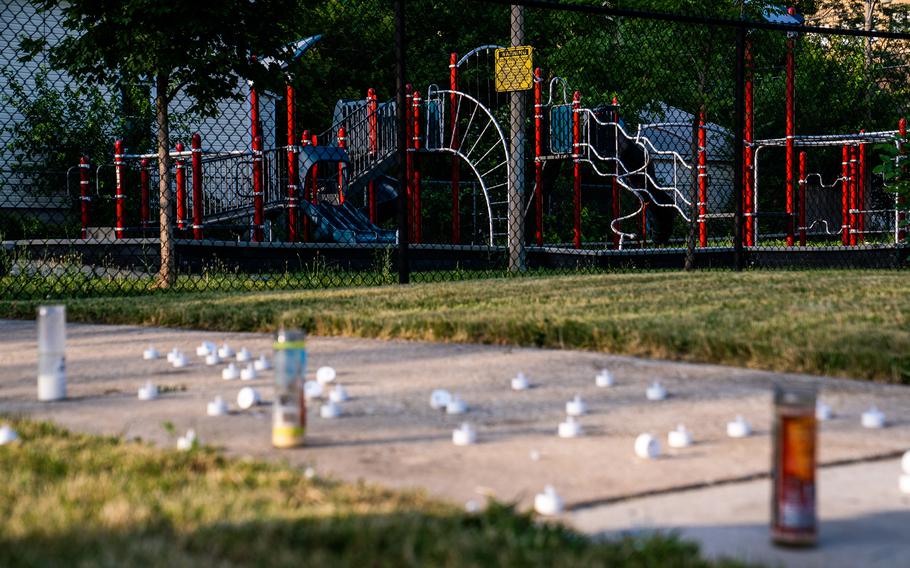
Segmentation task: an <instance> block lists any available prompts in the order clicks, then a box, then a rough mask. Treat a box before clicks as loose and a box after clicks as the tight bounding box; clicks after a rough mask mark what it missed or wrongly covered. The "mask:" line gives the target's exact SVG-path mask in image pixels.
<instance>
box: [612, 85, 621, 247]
mask: <svg viewBox="0 0 910 568" xmlns="http://www.w3.org/2000/svg"><path fill="white" fill-rule="evenodd" d="M613 106H614V107H616V110H614V111H613V122H614V123H615V124H616V125H617V126H614V127H613V128H614V129H615V130H616V136H617V139H618V137H619V126H618V125H619V101H618V100H617V99H616V97H613ZM615 158H616V160H614V161H613V178H612V179H611V185H612V188H611V189H612V201H611V207H612V208H613V211H612V213H613V219H612V220H616V219H619V217H620V216H621V215H622V194H621V193H620V192H619V162H618V161H617V160H619V156H615ZM618 226H619V222H617V227H618ZM611 233H612V234H613V248H614V249H618V248H619V234H618V233H616V232H615V231H611Z"/></svg>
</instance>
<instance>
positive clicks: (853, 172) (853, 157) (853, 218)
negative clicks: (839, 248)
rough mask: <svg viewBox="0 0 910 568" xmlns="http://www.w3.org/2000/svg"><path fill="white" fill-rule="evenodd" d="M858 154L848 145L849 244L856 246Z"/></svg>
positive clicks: (853, 147) (856, 148)
mask: <svg viewBox="0 0 910 568" xmlns="http://www.w3.org/2000/svg"><path fill="white" fill-rule="evenodd" d="M858 154H859V148H858V147H856V146H851V147H850V215H849V217H848V218H849V219H850V246H856V229H857V225H858V223H857V211H856V210H857V202H856V194H857V192H858V191H859V188H858V187H857V183H858V177H859V176H858V175H857V174H858V173H859V172H858V170H859V165H858V161H859V160H858Z"/></svg>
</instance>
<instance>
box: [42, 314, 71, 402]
mask: <svg viewBox="0 0 910 568" xmlns="http://www.w3.org/2000/svg"><path fill="white" fill-rule="evenodd" d="M65 351H66V306H41V307H39V308H38V400H41V401H53V400H62V399H64V398H66V355H65Z"/></svg>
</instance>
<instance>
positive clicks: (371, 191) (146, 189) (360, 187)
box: [72, 11, 905, 255]
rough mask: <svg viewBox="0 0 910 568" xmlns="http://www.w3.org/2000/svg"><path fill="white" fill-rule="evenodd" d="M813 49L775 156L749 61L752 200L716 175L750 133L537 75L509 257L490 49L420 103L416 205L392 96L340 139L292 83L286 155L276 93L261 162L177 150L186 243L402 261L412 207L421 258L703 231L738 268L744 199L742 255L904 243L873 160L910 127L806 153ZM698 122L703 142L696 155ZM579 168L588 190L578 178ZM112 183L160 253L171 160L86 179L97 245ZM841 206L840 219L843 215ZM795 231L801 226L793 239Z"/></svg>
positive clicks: (649, 241) (362, 110) (820, 143)
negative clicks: (775, 203) (558, 228)
mask: <svg viewBox="0 0 910 568" xmlns="http://www.w3.org/2000/svg"><path fill="white" fill-rule="evenodd" d="M789 16H791V19H790V20H787V23H792V24H793V25H794V26H797V25H799V24H801V23H802V20H801V19H798V18H796V17H795V16H794V14H793V13H792V11H791V12H790V13H789ZM310 39H311V38H310ZM796 41H797V37H796V35H795V32H794V33H793V34H791V35H790V37H789V38H788V39H787V56H786V100H785V104H784V107H785V108H784V112H785V116H786V131H785V136H784V137H783V138H775V139H762V140H756V139H755V136H754V113H753V100H754V99H753V86H752V83H753V70H752V67H751V62H752V57H751V50H750V49H749V48H748V45H747V53H746V57H747V74H746V83H745V89H744V90H745V107H746V108H745V114H746V121H745V130H744V132H743V133H742V139H743V144H744V148H743V150H744V151H743V161H744V172H743V174H744V175H743V187H742V188H736V187H733V184H732V180H729V179H726V177H725V176H723V175H720V176H715V175H714V172H715V171H716V170H715V169H714V168H716V167H723V163H724V162H725V161H731V160H730V156H731V154H732V151H731V150H730V148H731V147H732V146H733V145H734V144H735V143H736V142H735V141H736V140H737V137H736V136H735V134H736V133H731V132H730V131H729V130H728V129H726V128H724V127H722V126H720V125H717V124H712V123H710V122H709V121H708V117H706V116H705V115H704V113H699V115H698V116H697V117H695V116H693V115H692V114H690V113H686V112H685V111H682V115H681V116H682V118H679V116H677V117H676V118H674V117H672V116H671V114H672V113H671V112H670V111H671V110H673V111H678V110H679V109H670V108H668V107H666V105H663V107H662V110H661V111H660V112H658V113H657V114H652V115H649V116H645V115H641V116H627V117H623V116H622V114H621V107H620V106H619V101H618V100H617V99H616V98H615V97H614V98H613V100H612V102H611V104H599V105H594V106H590V107H586V106H583V105H582V101H583V97H582V94H581V93H580V92H578V91H573V90H572V89H571V88H570V86H569V84H568V82H567V81H566V80H564V79H562V78H560V77H549V78H547V77H545V75H544V73H543V71H542V70H541V69H540V68H537V69H535V70H534V81H533V108H534V112H533V115H532V116H533V121H532V124H530V125H529V128H532V129H533V137H532V138H531V140H532V142H533V143H532V147H533V152H532V155H533V184H532V185H530V187H531V188H532V189H531V191H529V192H528V194H527V195H525V196H523V199H524V201H523V203H522V207H521V212H522V214H523V215H525V217H526V219H527V220H528V227H529V230H528V231H527V232H526V238H525V242H522V243H517V244H516V243H510V242H508V223H509V195H510V188H511V185H512V184H513V183H514V180H513V175H514V174H513V172H512V171H511V170H510V163H509V157H510V148H509V141H508V138H507V135H506V128H505V126H504V125H503V120H504V115H505V114H506V110H507V109H506V97H505V96H503V95H501V94H499V93H496V92H495V90H494V89H493V88H492V67H491V62H492V54H493V52H494V51H495V49H497V48H498V47H499V46H496V45H484V46H480V47H478V48H476V49H473V50H471V51H469V52H468V53H467V54H465V55H464V56H462V57H460V58H459V57H458V55H457V54H454V53H453V54H451V55H450V57H449V81H448V82H449V85H448V88H445V89H444V88H440V87H439V86H438V85H429V86H427V87H426V90H425V91H424V92H423V93H422V92H421V91H420V90H419V89H414V88H413V87H411V86H410V85H409V86H408V88H407V95H406V101H407V102H406V109H405V113H404V114H405V118H406V125H407V139H406V147H407V154H406V157H405V160H406V172H407V179H406V180H405V181H404V184H402V187H404V188H405V193H404V195H403V196H399V195H398V187H399V181H398V180H396V179H394V178H393V177H390V176H389V175H388V171H389V170H390V168H391V167H392V166H393V165H394V164H395V163H396V157H397V143H398V140H397V136H396V132H397V131H396V128H395V120H396V108H395V107H396V105H395V102H394V101H384V102H380V101H379V100H378V98H377V94H376V91H375V90H374V89H369V90H368V91H367V93H366V96H365V98H364V99H362V100H356V101H348V100H341V101H338V103H337V104H336V107H335V111H334V115H333V123H332V126H331V127H329V128H328V129H326V130H324V131H322V132H319V133H316V134H311V132H310V131H309V130H303V131H301V130H300V129H299V127H298V125H297V121H296V117H295V106H296V96H297V94H296V92H295V89H294V87H293V86H292V81H290V80H289V81H288V85H287V87H286V92H285V97H284V98H285V101H286V106H287V136H286V145H284V146H277V145H275V146H274V147H269V148H266V147H265V143H264V140H265V136H264V133H263V132H262V127H261V124H260V120H259V98H258V93H257V90H256V88H255V86H251V88H250V96H249V104H250V141H249V142H250V144H249V149H239V150H236V151H228V152H209V151H206V150H205V148H204V145H203V144H204V140H202V138H201V136H200V135H199V134H196V135H194V136H193V137H192V139H191V143H190V149H189V150H187V149H185V148H184V147H183V146H182V144H177V145H176V147H175V150H174V151H173V152H172V153H171V155H170V157H171V159H172V161H173V179H174V182H173V183H174V187H175V209H176V220H175V229H176V236H177V238H178V239H185V240H194V241H203V240H213V241H235V242H236V241H241V242H250V243H266V242H269V243H277V242H282V243H285V244H291V245H293V244H301V245H303V244H306V245H314V244H324V245H347V246H355V245H384V246H390V245H393V244H395V243H396V242H398V239H399V236H400V235H399V234H398V227H397V225H396V224H395V223H394V221H393V219H394V218H395V211H396V208H397V206H398V205H397V202H398V200H400V199H404V201H405V205H404V206H405V207H406V208H407V211H408V217H409V219H410V225H409V227H408V231H409V235H408V239H409V242H410V243H411V244H413V245H440V244H444V245H450V246H466V247H472V248H474V249H484V250H489V251H503V250H506V249H507V248H508V247H513V246H522V247H527V248H528V250H537V251H538V252H540V253H541V254H544V253H550V252H552V253H563V252H565V251H569V250H575V251H579V252H585V251H588V252H591V253H596V254H598V255H603V254H609V253H610V252H626V251H629V250H630V249H641V250H642V252H646V251H647V250H654V251H660V252H666V251H672V250H681V249H682V247H683V246H684V243H685V239H686V234H687V231H688V227H689V225H690V224H692V223H694V225H695V235H696V238H695V246H696V248H698V249H706V250H707V249H711V250H722V251H726V250H731V249H732V245H733V243H732V241H733V238H734V236H733V235H734V231H733V220H734V216H735V210H736V207H735V205H736V203H735V200H736V199H742V202H743V212H744V217H743V233H742V234H743V243H742V244H743V246H744V247H746V248H747V249H751V248H757V247H760V246H763V245H764V246H767V245H768V244H769V243H771V244H772V245H773V246H782V247H786V248H793V247H802V248H807V249H811V248H813V246H814V248H819V247H820V246H821V247H830V246H834V245H836V244H839V245H841V246H847V247H858V246H863V245H865V246H883V245H894V244H898V243H901V242H902V241H903V239H904V232H903V231H901V230H900V229H899V226H900V223H899V222H898V221H899V219H900V218H902V215H903V213H902V211H900V207H899V204H898V203H897V201H896V200H895V198H894V197H893V196H892V195H891V194H888V193H887V192H886V189H884V188H883V187H882V184H881V183H873V176H872V174H871V169H872V168H871V167H870V165H869V164H868V161H869V157H868V146H869V145H870V144H879V143H891V142H894V140H895V138H896V135H897V134H898V131H900V133H903V132H904V130H905V123H904V122H903V120H902V121H901V126H900V128H899V129H898V130H894V131H877V132H868V133H864V132H859V133H850V134H844V135H797V134H796V113H795V102H794V101H795V77H796V70H795V60H794V55H793V50H794V45H795V42H796ZM312 43H315V42H311V43H309V44H308V47H309V46H310V45H312ZM298 55H300V53H298ZM471 87H473V89H472V88H471ZM693 121H695V124H694V131H695V132H696V136H697V139H696V140H694V141H693V140H690V139H689V137H687V136H688V134H689V133H691V132H692V131H693V128H692V127H693ZM674 138H675V139H676V140H675V141H674V142H671V143H668V142H667V140H668V139H674ZM690 142H693V143H692V144H690ZM682 148H686V149H689V148H692V149H694V151H685V150H683V149H682ZM773 148H783V150H784V153H785V159H784V163H785V166H786V167H785V171H784V176H783V178H784V179H785V183H784V192H783V196H782V197H783V199H782V201H783V203H784V211H775V210H774V208H773V207H770V206H769V207H766V206H764V205H762V206H760V200H759V191H760V190H761V192H762V195H763V196H764V195H765V194H766V193H768V192H776V191H778V189H777V188H774V189H769V188H764V187H761V184H760V182H761V181H762V180H763V179H764V177H763V176H766V175H767V173H766V168H762V169H760V168H759V158H760V156H762V155H764V154H765V153H767V152H768V151H770V149H773ZM831 148H834V149H838V150H840V151H841V152H842V170H841V171H840V172H839V175H837V176H835V175H830V174H826V173H824V172H810V171H809V167H810V165H811V163H812V159H813V156H814V155H815V154H817V153H820V152H825V151H826V149H831ZM797 152H799V153H798V155H797ZM810 152H811V154H810ZM433 154H437V155H440V156H443V155H449V156H450V160H451V164H450V167H449V179H447V180H440V179H438V178H437V179H436V180H434V181H438V182H441V183H444V184H447V185H448V186H449V187H450V190H451V213H450V217H451V219H450V228H449V234H448V235H447V238H446V239H445V240H442V239H440V238H439V236H438V235H437V236H435V237H433V238H431V239H429V240H428V239H427V237H426V233H425V231H424V221H425V217H426V215H427V212H426V211H427V210H426V209H425V207H424V205H423V203H424V200H423V192H424V191H425V182H426V181H427V180H426V179H425V177H424V172H425V171H426V170H425V168H426V164H427V163H428V161H429V160H431V159H432V155H433ZM568 164H571V174H570V176H569V175H568V172H565V171H563V166H564V165H566V166H567V165H568ZM107 168H113V171H114V178H115V180H116V182H115V191H114V195H113V200H114V204H115V207H114V212H115V219H114V226H113V235H114V236H115V237H116V239H123V238H127V237H143V238H149V237H154V235H156V234H157V232H158V229H157V221H156V216H157V207H158V199H157V191H155V190H154V189H152V188H157V181H158V164H157V155H153V154H130V153H128V152H126V151H125V149H124V147H123V144H122V143H120V142H118V143H117V145H116V147H115V152H114V160H113V163H112V164H102V165H100V166H98V167H96V168H95V170H94V173H95V176H94V177H95V180H96V181H95V188H96V189H95V192H94V195H93V192H92V191H91V185H92V182H91V177H92V171H93V170H92V168H91V166H90V165H89V164H88V161H87V159H83V160H82V161H80V164H79V165H78V166H75V167H74V168H73V172H74V173H75V172H76V171H78V181H79V187H80V194H79V199H80V203H81V212H80V213H81V215H80V217H81V225H82V229H81V238H82V239H86V240H90V239H91V238H92V237H93V235H97V234H98V230H97V229H96V228H93V226H92V221H96V222H97V221H101V220H100V219H98V218H97V216H96V215H94V214H93V212H92V210H91V206H92V200H93V199H97V198H98V197H99V196H100V195H99V191H100V190H99V187H100V186H99V184H98V180H99V179H100V178H101V176H102V175H103V172H104V170H105V169H107ZM727 168H728V169H729V165H728V166H727ZM431 169H432V168H431ZM438 170H439V168H438V167H437V168H435V170H434V171H437V172H438ZM528 170H529V171H530V170H531V168H529V169H528ZM463 171H469V172H470V177H472V178H473V180H471V181H470V182H466V181H463V179H462V174H463ZM760 174H762V175H761V176H760ZM72 177H74V178H75V177H76V176H75V175H73V176H72ZM586 177H587V178H589V179H595V180H599V181H601V182H602V185H600V186H598V187H599V188H600V189H598V190H597V191H598V194H597V195H595V196H591V195H588V196H586V195H584V194H583V191H582V188H583V187H584V186H585V184H584V179H585V178H586ZM567 179H571V191H570V192H569V193H570V195H571V221H569V222H568V223H567V225H568V226H570V227H571V239H570V240H568V241H559V242H552V241H549V242H548V239H547V238H546V237H545V235H546V231H545V229H546V228H547V227H546V222H547V221H546V219H547V218H548V217H549V218H552V217H553V214H552V213H551V214H550V215H548V205H547V203H548V201H547V200H548V198H551V197H552V196H553V195H554V194H555V193H556V192H555V189H554V188H555V186H556V185H558V184H560V183H563V184H565V182H566V180H567ZM437 187H438V184H437ZM465 188H468V191H469V192H470V195H469V196H468V197H469V198H468V199H466V194H465ZM435 191H439V190H435ZM130 193H136V194H138V200H136V199H134V200H133V201H138V211H130V210H129V209H128V207H127V203H129V202H130V201H129V200H128V196H129V194H130ZM836 197H839V200H838V201H839V205H840V207H839V209H838V210H837V211H834V210H833V205H832V203H834V201H835V198H836ZM585 198H588V199H589V200H590V199H594V200H596V202H595V203H594V206H592V210H593V211H595V212H598V208H600V209H602V210H603V212H602V214H603V216H604V218H605V219H606V226H607V227H608V228H607V230H606V231H602V232H600V233H594V234H592V232H591V231H590V230H589V229H588V228H586V227H585V226H584V223H585V220H584V218H585V215H583V210H584V205H583V204H584V199H585ZM590 203H591V202H590V201H589V204H590ZM601 206H602V207H601ZM550 209H551V210H552V209H553V207H552V204H551V207H550ZM557 209H558V208H557ZM137 213H138V215H137ZM589 213H590V212H589ZM137 217H138V222H135V219H136V218H137ZM131 220H132V221H131ZM780 220H782V221H783V223H779V222H777V223H775V221H780ZM565 221H566V220H565V219H562V220H561V221H560V222H561V223H563V224H566V223H565ZM778 225H780V226H781V227H782V229H781V228H780V227H779V226H778ZM718 227H720V228H719V229H718ZM766 227H767V228H766Z"/></svg>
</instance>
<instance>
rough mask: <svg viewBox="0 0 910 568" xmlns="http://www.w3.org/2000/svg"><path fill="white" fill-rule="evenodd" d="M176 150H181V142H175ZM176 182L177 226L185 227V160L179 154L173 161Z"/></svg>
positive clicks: (179, 227)
mask: <svg viewBox="0 0 910 568" xmlns="http://www.w3.org/2000/svg"><path fill="white" fill-rule="evenodd" d="M176 150H177V152H183V143H182V142H177V146H176ZM174 167H175V168H176V170H177V173H176V176H175V177H176V183H177V228H178V229H184V228H186V160H185V159H184V158H183V157H182V156H180V157H178V158H177V160H176V161H175V166H174Z"/></svg>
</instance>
